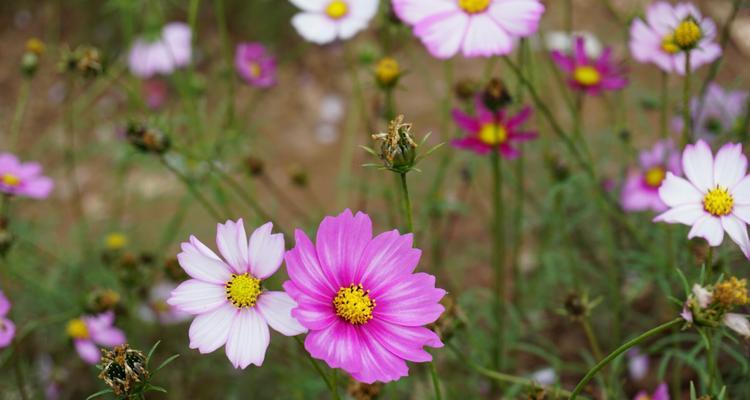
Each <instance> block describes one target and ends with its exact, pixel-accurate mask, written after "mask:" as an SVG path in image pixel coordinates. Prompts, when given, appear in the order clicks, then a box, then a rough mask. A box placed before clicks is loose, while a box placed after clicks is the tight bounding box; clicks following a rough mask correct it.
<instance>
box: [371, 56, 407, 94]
mask: <svg viewBox="0 0 750 400" xmlns="http://www.w3.org/2000/svg"><path fill="white" fill-rule="evenodd" d="M400 78H401V67H400V66H399V64H398V61H396V59H395V58H393V57H383V58H381V59H380V61H378V63H377V64H376V65H375V81H376V82H377V83H378V86H380V87H381V88H383V89H391V88H394V87H395V86H396V85H397V84H398V81H399V79H400Z"/></svg>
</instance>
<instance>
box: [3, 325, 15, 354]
mask: <svg viewBox="0 0 750 400" xmlns="http://www.w3.org/2000/svg"><path fill="white" fill-rule="evenodd" d="M15 336H16V324H14V323H13V321H11V320H9V319H5V318H2V317H0V349H3V348H5V347H8V345H10V344H11V343H12V342H13V338H14V337H15Z"/></svg>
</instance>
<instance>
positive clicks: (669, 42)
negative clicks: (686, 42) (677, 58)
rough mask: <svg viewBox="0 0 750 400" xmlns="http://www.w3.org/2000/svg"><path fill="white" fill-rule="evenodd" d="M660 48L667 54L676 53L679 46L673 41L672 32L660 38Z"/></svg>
mask: <svg viewBox="0 0 750 400" xmlns="http://www.w3.org/2000/svg"><path fill="white" fill-rule="evenodd" d="M661 49H662V50H664V52H665V53H667V54H676V53H679V52H680V46H678V45H677V44H676V43H675V42H674V34H672V33H670V34H667V35H665V36H664V38H663V39H662V40H661Z"/></svg>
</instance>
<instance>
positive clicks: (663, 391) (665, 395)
mask: <svg viewBox="0 0 750 400" xmlns="http://www.w3.org/2000/svg"><path fill="white" fill-rule="evenodd" d="M633 400H669V387H668V386H667V384H666V383H662V384H660V385H659V386H657V387H656V390H654V393H653V394H650V395H649V393H648V392H647V391H645V390H641V391H640V392H638V394H636V395H635V397H634V398H633Z"/></svg>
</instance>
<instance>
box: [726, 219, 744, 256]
mask: <svg viewBox="0 0 750 400" xmlns="http://www.w3.org/2000/svg"><path fill="white" fill-rule="evenodd" d="M721 226H722V228H724V231H726V233H727V234H728V235H729V237H730V238H731V239H732V241H734V242H735V243H737V245H738V246H740V250H742V253H743V254H744V255H745V257H747V258H750V238H748V236H747V226H746V225H745V223H744V222H742V220H740V219H739V218H737V217H735V216H733V215H728V216H724V217H721Z"/></svg>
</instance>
